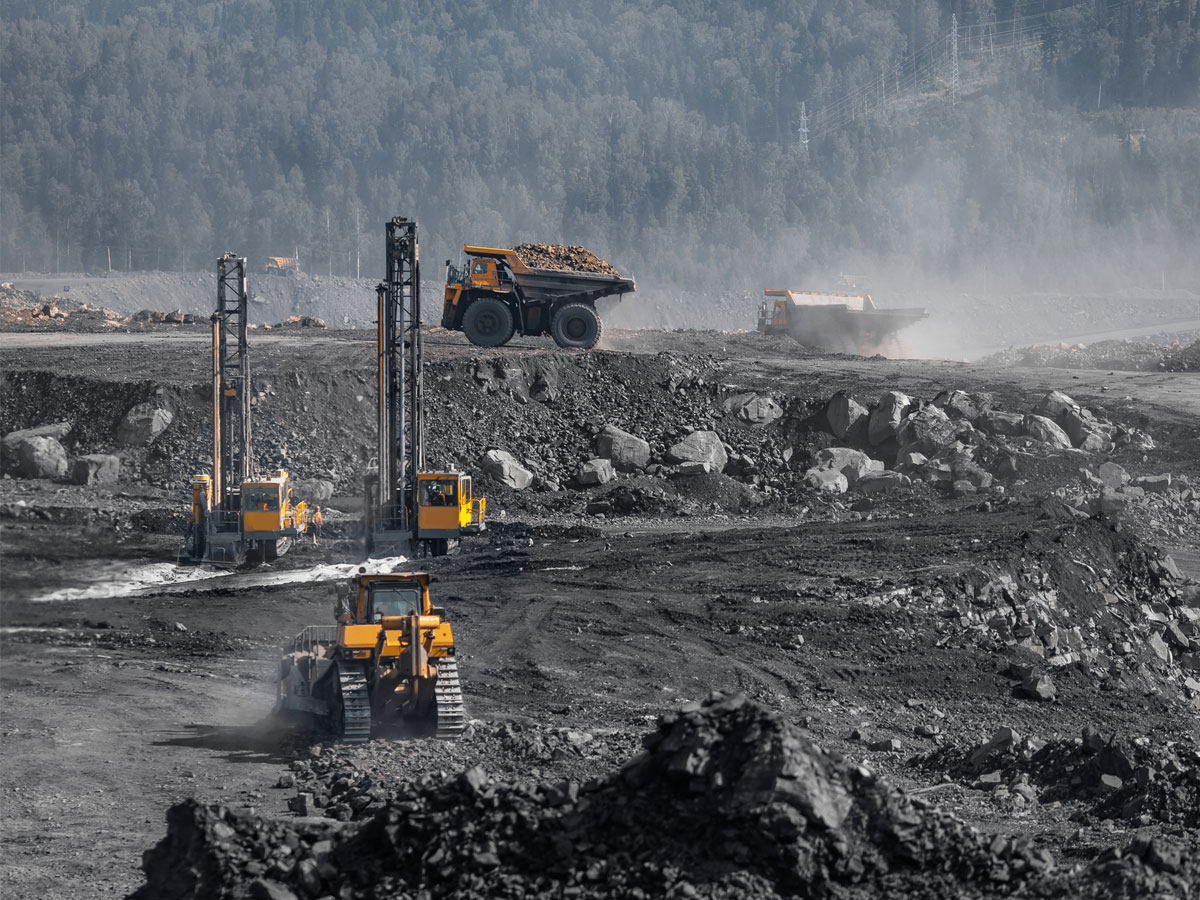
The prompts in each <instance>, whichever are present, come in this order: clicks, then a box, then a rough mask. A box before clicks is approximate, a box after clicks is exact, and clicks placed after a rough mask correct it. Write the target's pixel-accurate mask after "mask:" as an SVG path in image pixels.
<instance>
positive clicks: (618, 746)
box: [277, 722, 637, 821]
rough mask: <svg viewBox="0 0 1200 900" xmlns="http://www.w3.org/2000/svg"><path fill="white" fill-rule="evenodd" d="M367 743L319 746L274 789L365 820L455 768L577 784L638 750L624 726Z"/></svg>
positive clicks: (476, 726) (299, 802)
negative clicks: (416, 784)
mask: <svg viewBox="0 0 1200 900" xmlns="http://www.w3.org/2000/svg"><path fill="white" fill-rule="evenodd" d="M382 736H383V737H384V738H385V739H384V740H374V741H371V742H369V743H367V744H328V745H322V744H317V745H315V746H313V747H312V748H311V749H310V751H309V753H308V754H307V755H306V756H305V757H304V758H300V759H296V760H294V761H293V762H292V764H291V771H290V772H287V773H285V774H284V775H283V776H282V777H281V778H280V780H279V784H278V785H277V786H278V787H282V788H294V789H295V791H296V796H295V797H293V798H291V799H290V800H289V804H290V806H291V807H292V809H293V811H294V812H296V813H297V814H298V815H312V814H314V813H320V814H323V815H325V816H328V817H329V818H333V819H340V820H342V821H352V820H358V819H367V818H370V817H372V816H374V815H375V814H376V813H377V812H379V810H380V809H382V808H383V807H384V806H385V805H386V804H387V803H389V802H391V801H395V800H397V799H400V797H401V795H403V794H404V792H405V791H406V790H408V786H407V785H406V784H404V783H402V782H400V781H397V779H396V777H395V776H396V773H403V776H404V780H405V781H414V780H417V779H419V778H421V777H422V776H425V775H429V774H432V773H437V772H445V771H461V770H465V769H469V768H472V767H474V766H476V765H479V764H480V763H481V762H483V761H486V764H487V766H488V769H489V773H490V774H491V776H492V777H493V778H496V779H499V780H512V779H519V778H529V777H536V778H538V779H539V780H543V781H551V780H566V781H575V782H579V783H582V782H584V781H586V780H588V779H589V778H592V777H594V776H598V775H602V774H604V773H607V772H609V771H611V770H612V768H613V767H614V766H616V765H618V764H620V762H621V761H623V760H625V759H628V758H629V755H630V754H631V753H633V752H635V751H636V750H637V739H636V737H635V735H633V734H631V733H630V732H628V731H626V730H623V729H621V730H618V729H604V730H603V731H594V730H593V731H588V730H584V729H582V728H578V729H576V728H561V727H547V726H544V725H540V724H522V723H517V722H498V723H487V722H473V723H472V724H471V725H470V726H469V727H468V728H467V732H466V734H464V735H463V737H462V738H460V739H459V740H456V741H453V742H450V743H444V742H433V741H429V740H427V739H408V740H406V739H401V740H396V739H394V738H393V739H386V738H390V737H392V736H390V735H387V734H384V735H382Z"/></svg>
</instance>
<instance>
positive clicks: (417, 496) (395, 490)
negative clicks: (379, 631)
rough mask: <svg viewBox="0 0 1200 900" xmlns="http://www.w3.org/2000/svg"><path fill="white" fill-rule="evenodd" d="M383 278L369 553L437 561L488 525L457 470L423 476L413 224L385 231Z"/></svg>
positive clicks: (482, 506) (391, 225)
mask: <svg viewBox="0 0 1200 900" xmlns="http://www.w3.org/2000/svg"><path fill="white" fill-rule="evenodd" d="M386 240H387V244H386V255H387V276H386V278H385V280H384V281H383V282H381V283H380V284H379V286H378V287H377V288H376V289H375V290H376V294H377V297H376V301H377V316H378V318H377V321H378V327H379V336H378V346H377V366H378V391H379V393H378V404H379V405H378V427H379V431H378V438H379V448H378V450H379V465H378V468H377V469H376V471H375V473H373V475H372V476H371V477H369V478H368V481H367V497H366V510H367V522H366V535H367V551H368V553H370V554H372V555H375V556H388V555H403V556H414V555H419V554H427V555H431V556H442V555H444V554H446V553H447V552H448V551H449V548H450V542H451V541H457V540H458V539H459V538H461V537H462V536H463V535H470V534H478V533H479V532H481V531H483V530H484V529H485V528H486V527H487V526H486V513H487V500H486V499H485V498H483V497H475V496H474V494H473V490H472V483H471V478H470V476H469V475H465V474H463V473H461V472H427V471H425V442H424V424H425V391H424V380H423V371H424V344H423V340H422V335H421V276H420V250H419V244H418V242H417V223H416V222H413V221H410V220H409V219H406V218H404V217H402V216H397V217H396V218H394V219H392V220H391V221H390V222H388V223H387V226H386Z"/></svg>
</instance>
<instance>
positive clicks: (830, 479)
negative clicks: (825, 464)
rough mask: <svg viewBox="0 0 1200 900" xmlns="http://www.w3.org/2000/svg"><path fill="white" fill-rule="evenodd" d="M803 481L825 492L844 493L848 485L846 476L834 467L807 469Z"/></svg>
mask: <svg viewBox="0 0 1200 900" xmlns="http://www.w3.org/2000/svg"><path fill="white" fill-rule="evenodd" d="M804 483H805V484H807V485H808V486H809V487H813V488H816V489H817V490H818V491H823V492H825V493H827V494H844V493H846V491H847V490H848V489H849V487H850V483H849V482H848V481H847V480H846V476H845V475H843V474H842V473H841V472H839V471H837V470H836V469H809V470H808V471H807V472H805V473H804Z"/></svg>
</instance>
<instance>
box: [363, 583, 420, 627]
mask: <svg viewBox="0 0 1200 900" xmlns="http://www.w3.org/2000/svg"><path fill="white" fill-rule="evenodd" d="M423 611H424V609H423V604H422V603H421V585H420V584H419V583H418V582H415V581H413V582H408V581H398V582H383V583H377V584H372V585H370V586H369V587H368V588H367V600H366V612H367V618H368V621H371V622H382V621H383V620H384V619H392V618H396V617H397V616H411V615H413V614H414V613H415V614H417V615H420V614H422V613H423Z"/></svg>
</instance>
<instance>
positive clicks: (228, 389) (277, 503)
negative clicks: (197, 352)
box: [178, 253, 308, 566]
mask: <svg viewBox="0 0 1200 900" xmlns="http://www.w3.org/2000/svg"><path fill="white" fill-rule="evenodd" d="M246 300H247V292H246V260H245V259H244V258H242V257H238V256H234V255H233V254H232V253H227V254H226V255H225V256H222V257H221V258H220V259H219V260H217V311H216V312H215V313H213V317H212V322H213V353H212V389H213V406H212V409H213V470H212V472H211V473H208V474H203V475H194V476H192V504H191V516H190V518H189V522H188V529H187V534H186V535H185V536H184V542H183V546H182V547H181V548H180V550H179V556H178V560H179V562H180V564H195V563H202V562H209V563H215V564H217V565H225V566H240V565H242V564H243V563H246V562H263V561H267V562H270V561H271V560H274V559H275V558H277V557H278V556H279V555H280V554H282V553H285V552H287V550H288V548H289V547H290V546H291V544H292V542H293V541H294V540H296V539H297V538H300V537H303V536H304V535H306V534H307V533H308V504H307V503H304V502H303V501H301V502H296V501H295V500H294V499H293V497H292V486H291V484H290V480H289V477H288V473H287V472H285V471H283V470H282V469H280V470H279V472H278V473H277V474H275V475H269V476H262V475H257V474H254V473H252V472H251V468H250V463H251V450H250V354H249V346H248V344H247V341H246Z"/></svg>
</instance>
